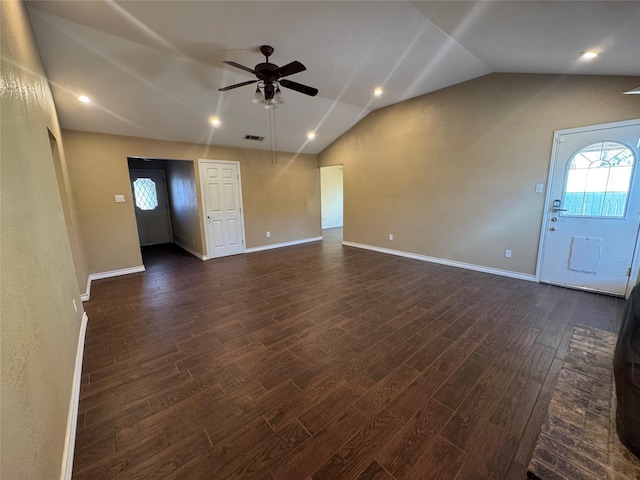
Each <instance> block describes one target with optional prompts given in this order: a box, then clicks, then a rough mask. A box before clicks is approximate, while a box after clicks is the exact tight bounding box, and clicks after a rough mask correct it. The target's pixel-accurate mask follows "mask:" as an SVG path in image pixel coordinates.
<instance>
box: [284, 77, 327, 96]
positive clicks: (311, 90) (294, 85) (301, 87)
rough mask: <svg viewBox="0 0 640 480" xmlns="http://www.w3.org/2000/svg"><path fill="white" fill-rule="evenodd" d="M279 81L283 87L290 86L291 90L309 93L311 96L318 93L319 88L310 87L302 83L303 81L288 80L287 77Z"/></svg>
mask: <svg viewBox="0 0 640 480" xmlns="http://www.w3.org/2000/svg"><path fill="white" fill-rule="evenodd" d="M278 82H279V83H280V85H282V86H283V87H286V88H290V89H291V90H295V91H296V92H300V93H304V94H305V95H309V96H311V97H315V96H316V95H317V94H318V89H317V88H313V87H308V86H306V85H302V84H301V83H296V82H292V81H291V80H287V79H286V78H285V79H283V80H279V81H278Z"/></svg>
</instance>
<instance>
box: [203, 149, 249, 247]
mask: <svg viewBox="0 0 640 480" xmlns="http://www.w3.org/2000/svg"><path fill="white" fill-rule="evenodd" d="M200 174H201V177H202V182H203V185H204V186H203V189H202V191H203V192H205V198H204V206H205V226H206V229H207V251H208V252H207V255H208V257H210V258H214V257H223V256H227V255H235V254H238V253H242V252H243V251H244V244H243V231H242V210H241V208H240V181H239V167H238V165H237V164H235V163H228V164H227V163H222V162H219V163H218V162H209V161H207V162H204V161H203V162H201V164H200Z"/></svg>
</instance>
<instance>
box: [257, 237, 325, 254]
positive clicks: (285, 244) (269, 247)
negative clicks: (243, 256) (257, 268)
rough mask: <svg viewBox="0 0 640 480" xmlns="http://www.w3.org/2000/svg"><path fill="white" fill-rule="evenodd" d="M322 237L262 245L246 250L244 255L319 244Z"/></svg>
mask: <svg viewBox="0 0 640 480" xmlns="http://www.w3.org/2000/svg"><path fill="white" fill-rule="evenodd" d="M321 240H322V237H313V238H303V239H302V240H293V241H291V242H283V243H273V244H271V245H262V246H260V247H252V248H247V249H246V250H245V253H254V252H262V251H263V250H272V249H274V248H282V247H291V246H293V245H300V244H302V243H310V242H319V241H321Z"/></svg>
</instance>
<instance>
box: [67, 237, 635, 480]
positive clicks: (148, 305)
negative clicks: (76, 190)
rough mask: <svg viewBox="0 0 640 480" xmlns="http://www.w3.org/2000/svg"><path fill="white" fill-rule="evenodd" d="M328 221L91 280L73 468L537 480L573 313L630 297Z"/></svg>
mask: <svg viewBox="0 0 640 480" xmlns="http://www.w3.org/2000/svg"><path fill="white" fill-rule="evenodd" d="M324 233H325V240H324V241H323V242H317V243H312V244H306V245H300V246H294V247H288V248H283V249H278V250H272V251H265V252H258V253H252V254H247V255H238V256H234V257H227V258H222V259H216V260H210V261H207V262H202V261H200V260H198V259H196V258H195V257H193V256H191V255H189V254H187V253H185V252H183V251H181V250H180V249H177V248H171V247H167V246H163V247H154V248H150V249H147V250H145V251H144V261H145V266H146V268H147V270H146V272H144V273H139V274H133V275H128V276H125V277H118V278H113V279H107V280H101V281H97V282H95V283H94V284H93V286H92V290H91V300H90V301H89V302H87V303H86V304H85V308H86V310H87V313H88V315H89V324H88V328H87V337H86V346H85V357H84V364H83V376H82V387H81V393H80V406H79V412H80V413H79V417H78V431H77V437H76V449H75V459H74V471H73V478H74V479H76V480H80V479H92V480H95V479H114V478H117V479H145V478H149V479H159V478H172V479H227V478H228V479H268V480H274V479H275V480H281V479H294V480H304V479H313V480H318V479H334V480H335V479H357V480H365V479H379V480H393V479H396V480H400V479H402V480H404V479H409V480H412V479H438V480H446V479H451V480H463V479H473V480H481V479H488V478H491V479H524V478H525V473H526V465H527V464H528V462H529V459H530V458H531V454H532V452H533V448H534V446H535V442H536V438H537V436H538V433H539V431H540V427H541V425H542V421H543V418H544V413H545V411H546V407H547V405H548V403H549V400H550V398H551V394H552V392H553V386H554V384H555V381H556V378H557V375H558V373H559V370H560V367H561V365H562V360H563V358H564V357H565V355H566V353H567V349H568V346H569V341H570V339H571V334H572V331H573V327H574V325H576V324H582V325H588V326H594V327H597V328H600V329H603V330H608V331H617V329H618V326H619V321H620V318H621V315H622V309H623V306H624V300H621V299H616V298H612V297H607V296H602V295H596V294H591V293H585V292H578V291H572V290H567V289H563V288H558V287H553V286H547V285H541V284H536V283H533V282H526V281H520V280H514V279H510V278H505V277H499V276H493V275H489V274H484V273H480V272H473V271H468V270H462V269H457V268H451V267H446V266H442V265H435V264H429V263H424V262H420V261H415V260H410V259H406V258H401V257H395V256H391V255H385V254H381V253H376V252H371V251H366V250H359V249H355V248H351V247H343V246H342V245H341V231H340V230H339V229H335V230H329V231H325V232H324Z"/></svg>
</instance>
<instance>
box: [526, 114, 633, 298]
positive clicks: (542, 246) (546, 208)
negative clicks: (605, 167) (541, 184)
mask: <svg viewBox="0 0 640 480" xmlns="http://www.w3.org/2000/svg"><path fill="white" fill-rule="evenodd" d="M639 121H640V119H634V120H625V121H622V122H611V123H602V124H599V125H589V126H586V127H576V128H568V129H565V130H556V131H555V132H554V133H553V147H552V149H551V162H550V163H549V174H548V176H547V194H546V196H545V201H544V211H543V215H542V228H541V229H540V242H539V246H538V261H537V263H536V282H540V274H541V272H542V258H543V255H544V249H545V241H546V238H547V236H546V232H547V229H548V228H550V225H549V215H547V213H548V212H549V208H550V207H551V201H552V200H551V196H552V195H551V188H550V186H551V181H552V180H553V171H554V167H555V164H556V157H557V149H558V138H560V137H561V136H562V135H566V134H570V133H582V132H592V131H595V130H605V129H608V128H617V127H627V126H629V125H634V124H637V123H638V122H639ZM639 165H640V158H636V165H635V167H634V168H640V166H639ZM634 172H635V170H634ZM637 177H638V174H635V175H634V178H637ZM632 181H633V179H632ZM637 183H638V182H634V184H632V185H631V188H640V185H638V184H637ZM638 275H640V231H638V233H636V246H635V249H634V251H633V257H632V259H631V274H630V275H629V282H628V283H627V291H626V293H625V298H629V295H630V294H631V289H632V288H633V287H634V286H635V284H636V280H637V279H638Z"/></svg>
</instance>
